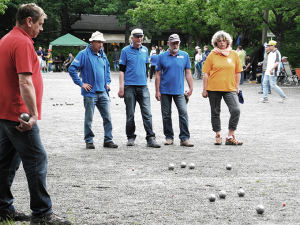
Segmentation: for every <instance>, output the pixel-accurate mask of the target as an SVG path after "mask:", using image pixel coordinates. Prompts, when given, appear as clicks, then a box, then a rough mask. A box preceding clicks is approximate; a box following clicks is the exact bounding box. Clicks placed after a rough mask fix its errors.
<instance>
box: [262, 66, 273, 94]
mask: <svg viewBox="0 0 300 225" xmlns="http://www.w3.org/2000/svg"><path fill="white" fill-rule="evenodd" d="M264 77H265V71H263V72H262V75H261V83H260V85H261V91H262V92H263V91H264ZM267 86H268V91H269V92H271V86H270V84H269V83H268V84H267Z"/></svg>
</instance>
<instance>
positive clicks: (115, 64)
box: [113, 48, 120, 72]
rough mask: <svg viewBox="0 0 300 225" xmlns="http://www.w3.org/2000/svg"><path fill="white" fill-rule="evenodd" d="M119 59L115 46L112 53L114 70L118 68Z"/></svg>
mask: <svg viewBox="0 0 300 225" xmlns="http://www.w3.org/2000/svg"><path fill="white" fill-rule="evenodd" d="M119 60H120V52H119V51H118V49H117V48H115V49H114V54H113V63H114V69H115V72H116V71H117V68H118V69H119Z"/></svg>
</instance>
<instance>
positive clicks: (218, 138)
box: [214, 134, 222, 145]
mask: <svg viewBox="0 0 300 225" xmlns="http://www.w3.org/2000/svg"><path fill="white" fill-rule="evenodd" d="M221 144H222V138H221V136H220V134H217V135H216V139H215V143H214V145H221Z"/></svg>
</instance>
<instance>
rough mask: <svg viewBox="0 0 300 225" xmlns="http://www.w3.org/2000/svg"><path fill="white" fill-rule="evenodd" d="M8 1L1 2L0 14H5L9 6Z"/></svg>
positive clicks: (0, 0) (1, 0)
mask: <svg viewBox="0 0 300 225" xmlns="http://www.w3.org/2000/svg"><path fill="white" fill-rule="evenodd" d="M7 2H8V0H0V13H1V14H4V12H5V9H6V8H7V6H6V5H5V3H7Z"/></svg>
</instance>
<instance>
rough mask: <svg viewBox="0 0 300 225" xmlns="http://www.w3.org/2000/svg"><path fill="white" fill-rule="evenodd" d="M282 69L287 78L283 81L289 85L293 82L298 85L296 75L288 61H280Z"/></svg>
mask: <svg viewBox="0 0 300 225" xmlns="http://www.w3.org/2000/svg"><path fill="white" fill-rule="evenodd" d="M282 64H283V68H284V71H285V73H286V76H287V79H286V82H285V83H284V84H285V85H291V84H295V85H298V76H297V74H294V73H293V72H292V70H291V67H290V64H289V62H282Z"/></svg>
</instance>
